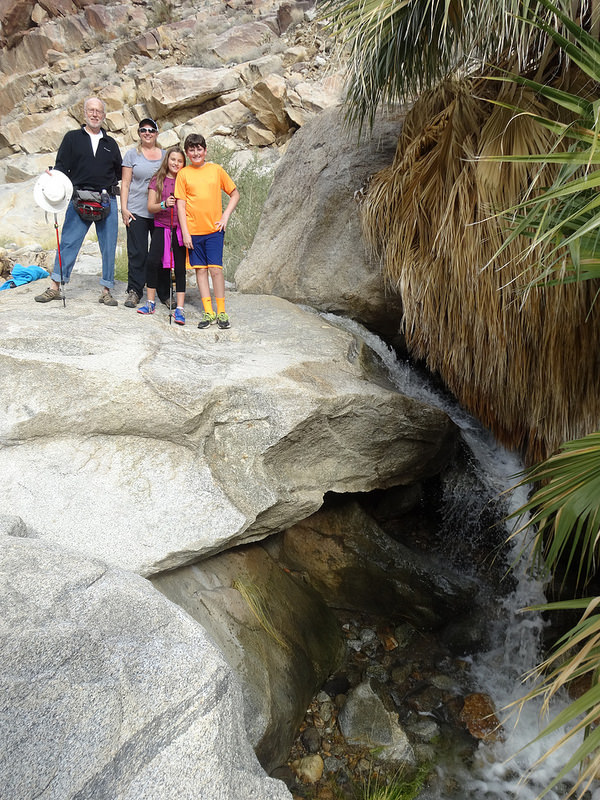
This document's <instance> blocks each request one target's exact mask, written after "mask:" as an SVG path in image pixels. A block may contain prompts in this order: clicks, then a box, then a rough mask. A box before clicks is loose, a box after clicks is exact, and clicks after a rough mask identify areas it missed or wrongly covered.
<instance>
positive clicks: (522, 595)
mask: <svg viewBox="0 0 600 800" xmlns="http://www.w3.org/2000/svg"><path fill="white" fill-rule="evenodd" d="M322 316H323V317H324V318H325V319H326V320H327V321H328V322H330V323H331V324H334V325H337V326H339V327H342V328H344V329H345V330H347V331H349V332H351V333H353V334H354V335H355V336H357V337H358V338H360V339H362V340H363V341H364V342H365V344H366V345H367V346H368V347H370V348H371V349H372V350H373V351H374V352H375V353H376V354H377V356H378V357H379V358H380V359H381V361H382V362H383V364H384V366H385V367H386V369H387V371H388V375H389V378H390V380H391V381H392V383H393V384H394V385H395V386H396V387H397V389H398V391H399V392H401V393H402V394H405V395H407V396H409V397H414V398H416V399H418V400H421V401H423V402H426V403H428V404H430V405H433V406H435V407H437V408H440V409H442V410H443V411H445V412H446V413H447V414H448V416H449V417H450V418H451V419H452V420H453V421H454V423H455V424H456V425H457V426H458V427H459V429H460V431H461V434H462V438H463V440H464V442H465V444H466V445H467V447H468V448H469V449H470V451H471V454H472V456H473V458H474V459H475V461H476V464H477V472H478V475H479V478H480V479H481V480H482V482H483V483H484V484H485V485H486V486H487V487H488V488H489V490H490V492H491V493H492V494H493V496H496V497H497V496H500V495H501V494H503V493H505V492H507V491H508V490H509V489H511V488H512V487H514V486H515V484H516V482H517V478H516V476H517V474H518V473H519V472H521V470H522V469H523V464H522V463H521V461H520V460H519V458H518V457H517V456H516V455H515V454H514V453H511V452H509V451H507V450H505V449H504V448H503V447H501V446H499V445H498V444H497V442H496V441H495V440H494V438H493V437H492V436H491V434H490V433H489V431H486V430H485V429H484V428H483V427H482V426H481V424H480V423H479V422H478V421H477V420H475V419H474V418H473V417H471V416H470V415H469V414H467V413H466V412H465V411H464V410H463V409H462V408H460V406H459V405H458V403H457V402H456V401H455V400H453V399H452V398H449V397H448V396H445V395H444V394H443V393H442V392H440V391H437V390H436V389H435V388H434V387H433V386H432V385H431V383H429V382H428V381H427V379H426V378H425V377H423V376H422V375H420V374H419V373H418V372H417V371H416V370H415V369H414V368H413V367H412V366H411V365H410V364H409V363H408V362H404V361H401V360H399V359H398V358H397V356H396V354H395V353H394V351H393V350H392V349H391V348H389V347H388V346H387V345H386V344H385V343H384V342H383V341H382V340H381V339H379V337H377V336H376V335H374V334H372V333H370V332H369V331H367V330H366V329H364V328H363V327H362V326H361V325H359V324H357V323H355V322H353V321H351V320H347V319H345V318H341V317H337V316H335V315H332V314H323V315H322ZM506 499H507V502H508V506H509V507H508V513H512V512H513V511H516V510H517V509H518V508H520V507H521V506H522V505H523V503H524V502H525V501H526V499H527V488H526V487H521V488H519V489H516V490H513V491H512V492H510V493H509V494H507V495H506ZM517 527H519V525H518V523H517V522H515V523H514V527H513V528H512V529H508V528H507V537H508V535H509V534H510V533H512V532H513V530H516V529H517ZM523 536H524V534H517V535H516V536H515V537H514V538H513V539H512V541H511V544H510V545H509V548H510V552H509V553H508V554H507V559H508V562H509V563H510V564H511V565H512V567H513V569H512V575H513V579H514V588H513V591H512V592H511V593H510V594H509V595H508V596H507V597H505V599H504V601H503V608H502V613H500V614H498V616H497V618H496V619H495V620H494V621H490V625H493V626H494V630H492V631H491V636H490V641H491V642H492V643H493V644H492V646H491V648H490V649H489V650H488V651H487V652H483V653H479V654H477V655H475V656H474V657H473V662H472V666H471V678H472V683H473V686H472V690H473V691H478V692H482V693H485V694H488V695H489V696H490V697H491V698H492V700H493V702H494V706H495V708H496V709H497V712H498V717H499V718H500V719H501V721H502V722H503V728H504V733H505V739H504V741H503V742H495V743H485V742H481V743H480V744H479V747H478V749H477V751H476V753H475V758H474V760H473V762H472V763H470V764H469V765H468V767H467V766H466V765H464V764H462V763H460V764H459V765H456V764H454V765H452V766H448V767H447V770H452V778H453V781H452V783H454V784H456V785H457V786H458V787H459V789H458V790H457V791H456V792H451V793H450V792H449V790H448V792H447V793H446V794H444V793H443V792H442V794H440V789H439V787H438V791H437V792H436V795H435V800H456V798H461V800H475V798H477V800H512V798H517V797H518V798H519V800H535V798H537V797H538V795H539V794H540V792H541V791H542V789H544V788H545V787H546V786H547V785H548V784H549V783H551V782H552V780H553V779H554V777H555V776H556V775H557V774H558V773H559V772H560V770H561V768H562V766H563V765H564V764H565V763H566V762H567V761H568V759H569V757H570V756H571V755H572V754H573V752H574V751H575V749H576V747H577V745H578V744H579V739H577V741H576V742H575V741H574V742H571V743H570V744H568V745H567V746H563V747H562V748H560V749H559V750H558V751H557V752H556V753H555V754H553V755H552V756H550V757H549V758H547V759H546V760H544V761H543V762H542V763H541V764H540V765H537V766H534V765H535V764H536V762H537V760H538V759H539V758H540V757H541V756H542V755H543V754H544V753H545V752H546V751H547V750H549V749H550V747H551V746H552V745H553V744H554V743H555V742H557V741H558V740H559V739H560V737H561V735H562V734H563V733H564V731H563V730H560V731H557V732H556V733H555V734H554V735H553V736H549V737H545V738H544V739H543V740H541V741H540V742H539V743H536V744H535V745H529V743H530V742H531V741H532V740H533V739H534V738H535V737H536V736H537V734H538V733H539V732H540V731H541V730H542V729H543V728H544V727H545V725H546V724H547V723H548V719H547V718H543V717H542V716H541V712H540V709H541V701H540V702H537V701H532V702H528V703H526V704H525V706H524V708H523V710H522V711H521V712H520V714H518V715H517V714H516V713H512V715H510V712H509V711H506V710H505V709H507V707H508V706H510V705H511V704H512V703H514V702H515V701H516V700H518V699H519V698H520V697H522V696H523V695H524V694H525V692H526V688H525V686H524V684H523V682H522V681H523V677H524V675H525V674H526V673H528V672H529V670H531V669H532V667H534V666H535V665H536V664H537V663H538V662H539V660H540V654H541V642H542V631H543V627H544V622H543V620H542V617H541V615H540V614H538V613H536V612H527V613H524V612H523V611H522V610H523V609H525V608H527V607H530V606H535V605H539V604H542V603H544V602H545V601H546V598H545V595H544V587H543V584H542V583H541V582H540V581H538V580H536V579H535V578H534V577H532V575H531V573H530V572H529V571H528V570H527V567H528V562H527V558H526V557H521V551H522V550H523V548H524V545H525V541H524V538H523ZM525 552H527V548H525ZM567 703H568V699H567V698H566V697H557V698H556V699H555V701H554V702H553V705H552V716H555V715H556V714H557V713H559V712H560V710H561V709H562V708H564V707H565V706H566V704H567ZM526 745H529V746H526ZM442 777H443V776H442ZM575 780H576V774H575V772H573V773H572V774H571V775H569V776H567V779H566V780H565V781H563V783H562V785H561V786H560V788H559V787H556V789H555V790H553V791H551V792H549V793H548V794H546V795H545V797H546V798H547V800H560V798H562V797H564V796H565V795H566V794H567V791H568V788H567V789H566V790H565V786H567V787H568V786H569V785H572V784H573V782H574V781H575ZM442 784H444V781H443V780H442ZM421 797H422V798H426V797H427V793H425V794H423V795H421ZM589 797H590V800H600V788H595V789H594V790H592V792H591V793H590V794H589ZM432 800H433V798H432Z"/></svg>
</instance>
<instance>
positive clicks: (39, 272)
mask: <svg viewBox="0 0 600 800" xmlns="http://www.w3.org/2000/svg"><path fill="white" fill-rule="evenodd" d="M49 275H50V273H49V272H46V270H45V269H44V268H43V267H36V266H35V265H34V266H31V267H24V266H23V265H22V264H15V265H14V267H13V270H12V272H11V274H10V278H9V279H8V280H7V281H6V283H3V284H2V286H0V291H2V289H14V287H15V286H23V284H25V283H31V281H39V279H40V278H47V277H49Z"/></svg>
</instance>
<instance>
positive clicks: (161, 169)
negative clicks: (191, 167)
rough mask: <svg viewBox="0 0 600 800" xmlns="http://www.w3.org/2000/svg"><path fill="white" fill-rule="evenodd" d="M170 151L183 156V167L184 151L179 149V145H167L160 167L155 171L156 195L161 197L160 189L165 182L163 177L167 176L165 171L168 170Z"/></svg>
mask: <svg viewBox="0 0 600 800" xmlns="http://www.w3.org/2000/svg"><path fill="white" fill-rule="evenodd" d="M171 153H179V154H180V155H182V156H183V166H184V167H185V153H184V152H183V150H182V149H181V147H180V146H179V145H178V144H176V145H174V146H173V147H169V149H168V150H167V152H166V153H165V155H164V158H163V160H162V161H161V164H160V167H159V168H158V170H157V172H156V194H157V196H158V197H162V190H163V185H164V182H165V178H166V177H167V172H168V171H169V156H170V155H171Z"/></svg>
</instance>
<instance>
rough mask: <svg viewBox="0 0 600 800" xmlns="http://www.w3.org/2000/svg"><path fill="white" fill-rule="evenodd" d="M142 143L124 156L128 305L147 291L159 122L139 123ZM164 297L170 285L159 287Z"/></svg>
mask: <svg viewBox="0 0 600 800" xmlns="http://www.w3.org/2000/svg"><path fill="white" fill-rule="evenodd" d="M138 134H139V137H140V143H139V145H138V146H137V147H134V148H132V149H131V150H128V151H127V152H126V153H125V157H124V158H123V172H122V177H121V216H122V218H123V223H124V224H125V227H126V228H127V299H126V300H125V305H126V306H127V308H135V307H136V306H137V304H138V303H139V301H140V299H141V297H142V295H143V294H144V286H145V284H146V258H147V256H148V245H149V240H150V235H151V234H152V231H153V229H154V217H153V216H152V215H151V214H150V213H149V212H148V184H149V183H150V178H152V176H153V175H154V174H155V173H156V170H157V169H158V168H159V167H160V164H161V161H162V159H163V155H164V153H163V151H162V150H161V149H160V147H157V145H156V138H157V136H158V125H157V124H156V122H155V121H154V120H153V119H150V118H149V117H146V118H145V119H143V120H141V122H140V124H139V126H138ZM157 289H158V295H159V297H160V298H161V300H163V302H164V300H165V298H167V302H168V297H169V286H168V284H167V286H166V293H165V287H164V286H163V287H157Z"/></svg>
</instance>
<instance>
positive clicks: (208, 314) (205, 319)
mask: <svg viewBox="0 0 600 800" xmlns="http://www.w3.org/2000/svg"><path fill="white" fill-rule="evenodd" d="M216 318H217V315H216V314H215V312H214V311H205V312H204V314H203V315H202V319H201V320H200V322H199V323H198V327H199V328H208V326H209V325H211V324H212V323H213V322H214V321H215V320H216Z"/></svg>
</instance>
